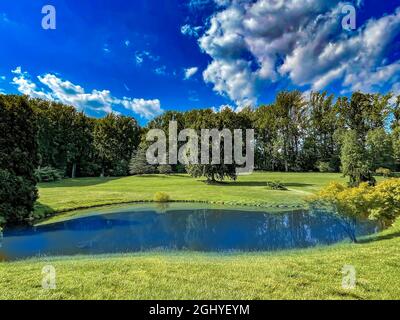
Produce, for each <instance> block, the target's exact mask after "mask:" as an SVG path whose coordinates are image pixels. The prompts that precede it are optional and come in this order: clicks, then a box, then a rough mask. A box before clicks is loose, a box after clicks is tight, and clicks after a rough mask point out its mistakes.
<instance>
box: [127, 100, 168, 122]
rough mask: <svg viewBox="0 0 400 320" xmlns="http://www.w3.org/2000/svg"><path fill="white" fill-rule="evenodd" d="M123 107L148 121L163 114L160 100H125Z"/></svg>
mask: <svg viewBox="0 0 400 320" xmlns="http://www.w3.org/2000/svg"><path fill="white" fill-rule="evenodd" d="M121 103H122V105H123V106H124V107H125V108H126V109H129V110H132V111H133V112H135V113H137V114H140V115H142V116H143V117H144V118H146V119H151V118H153V117H155V116H156V115H159V114H161V113H162V112H163V110H162V109H161V106H160V100H158V99H155V100H144V99H129V98H124V99H123V100H122V102H121Z"/></svg>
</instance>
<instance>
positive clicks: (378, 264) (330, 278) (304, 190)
mask: <svg viewBox="0 0 400 320" xmlns="http://www.w3.org/2000/svg"><path fill="white" fill-rule="evenodd" d="M268 180H280V181H281V182H283V183H285V184H286V186H287V187H288V188H289V191H272V190H269V189H268V188H267V187H266V181H268ZM330 181H342V182H345V179H343V178H342V177H341V175H340V174H315V173H298V174H297V173H289V174H285V173H255V174H254V175H252V176H243V177H240V178H239V180H238V181H237V182H232V183H228V184H225V185H218V186H210V185H206V184H204V183H203V182H202V181H200V180H196V179H192V178H190V177H188V176H186V175H173V176H146V177H127V178H121V179H100V178H98V179H76V180H64V181H61V182H58V183H50V184H42V185H40V196H41V198H40V202H41V205H40V206H41V208H39V209H38V210H47V211H49V212H50V211H53V212H54V211H57V212H60V211H66V210H72V209H75V208H82V207H90V206H100V205H104V204H113V203H123V202H130V201H141V200H152V199H153V196H154V194H155V192H158V191H163V192H167V193H168V194H170V196H171V198H172V200H192V201H207V202H216V203H222V202H223V203H226V204H252V205H262V206H288V207H291V206H304V197H306V196H307V195H309V194H312V193H313V192H315V191H317V190H318V189H319V188H321V187H322V186H324V185H326V184H327V183H329V182H330ZM62 216H63V215H62V214H61V215H60V217H62ZM399 248H400V220H398V221H397V222H396V223H395V225H394V226H392V227H391V228H389V229H388V230H386V231H384V232H382V233H380V234H378V235H374V236H371V237H368V238H365V239H362V241H361V242H360V243H358V244H351V243H340V244H337V245H333V246H330V247H317V248H313V249H307V250H293V251H281V252H274V253H266V252H257V253H256V252H254V253H229V254H227V253H219V254H217V253H196V252H149V253H137V254H126V255H123V254H121V255H111V256H110V255H104V256H77V257H54V258H46V259H39V258H36V259H31V260H25V261H19V262H3V263H0V288H1V290H0V299H397V300H398V299H400V276H399V275H400V250H399ZM46 265H52V266H54V267H55V270H56V285H57V287H56V289H55V290H44V289H43V288H42V279H43V274H42V268H43V267H44V266H46ZM346 265H350V266H353V267H354V268H355V271H356V287H355V288H354V289H352V290H349V289H345V288H343V287H342V281H343V274H342V270H343V267H344V266H346Z"/></svg>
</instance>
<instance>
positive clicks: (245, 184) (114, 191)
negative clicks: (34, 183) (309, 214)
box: [36, 172, 345, 215]
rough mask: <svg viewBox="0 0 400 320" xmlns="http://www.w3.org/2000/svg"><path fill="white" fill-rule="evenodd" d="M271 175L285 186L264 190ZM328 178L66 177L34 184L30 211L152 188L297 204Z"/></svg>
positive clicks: (136, 196) (215, 198) (179, 194)
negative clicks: (210, 181) (35, 190)
mask: <svg viewBox="0 0 400 320" xmlns="http://www.w3.org/2000/svg"><path fill="white" fill-rule="evenodd" d="M274 180H279V181H281V182H282V183H284V184H285V185H286V187H287V188H288V189H289V190H288V191H275V190H269V189H268V187H267V185H266V182H267V181H274ZM330 181H340V182H345V179H344V178H343V177H342V176H341V175H340V174H322V173H263V172H257V173H254V174H253V175H250V176H241V177H239V179H238V181H236V182H227V183H226V184H223V185H207V184H205V183H204V182H203V181H201V180H197V179H193V178H191V177H189V176H187V175H171V176H164V175H149V176H139V177H125V178H89V179H68V180H63V181H60V182H55V183H46V184H40V186H39V193H40V199H39V201H40V202H39V204H38V205H37V208H36V213H37V214H38V215H41V214H43V213H54V212H65V211H70V210H74V209H81V208H88V207H94V206H102V205H108V204H119V203H128V202H137V201H151V200H153V197H154V194H155V193H156V192H166V193H168V194H169V195H170V197H171V199H172V200H174V201H205V202H211V203H221V204H234V205H244V204H246V205H257V206H266V207H277V206H281V205H284V206H289V207H303V206H304V198H305V197H306V196H308V195H310V194H312V193H313V192H315V191H317V190H318V189H320V188H321V187H323V186H324V185H326V184H328V183H329V182H330Z"/></svg>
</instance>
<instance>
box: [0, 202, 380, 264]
mask: <svg viewBox="0 0 400 320" xmlns="http://www.w3.org/2000/svg"><path fill="white" fill-rule="evenodd" d="M379 229H380V228H379V227H378V225H376V224H375V223H373V222H371V221H359V223H358V224H357V230H356V233H357V235H358V236H362V235H367V234H372V233H374V232H377V231H379ZM347 238H348V234H347V233H346V231H345V228H344V227H343V224H342V221H340V220H339V219H337V218H336V217H334V216H332V215H330V214H328V213H326V212H308V211H290V212H280V213H279V212H268V211H251V210H250V209H236V208H235V209H228V208H224V207H218V208H212V207H196V206H187V207H185V206H179V205H176V204H175V205H165V206H162V207H159V206H157V205H143V206H132V207H124V208H121V207H118V208H115V209H112V208H111V209H110V208H109V209H107V210H105V211H104V209H103V210H98V211H97V212H96V211H94V210H92V211H89V214H87V215H86V216H80V217H78V218H71V219H69V220H66V221H61V222H55V223H52V224H48V225H42V226H36V227H30V228H24V229H11V230H5V231H4V233H3V237H2V239H1V240H0V241H1V242H0V245H1V246H0V260H15V259H22V258H27V257H34V256H63V255H77V254H108V253H126V252H139V251H151V250H190V251H205V252H224V251H272V250H283V249H293V248H307V247H313V246H317V245H329V244H333V243H336V242H339V241H341V240H344V239H347Z"/></svg>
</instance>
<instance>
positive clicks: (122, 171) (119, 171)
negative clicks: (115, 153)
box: [110, 160, 129, 177]
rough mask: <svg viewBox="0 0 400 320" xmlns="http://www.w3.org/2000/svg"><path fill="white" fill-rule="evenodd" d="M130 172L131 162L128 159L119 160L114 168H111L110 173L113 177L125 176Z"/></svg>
mask: <svg viewBox="0 0 400 320" xmlns="http://www.w3.org/2000/svg"><path fill="white" fill-rule="evenodd" d="M128 172H129V163H128V161H126V160H120V161H117V162H116V163H115V164H114V167H113V168H112V170H110V175H111V176H112V177H125V176H127V175H128Z"/></svg>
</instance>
